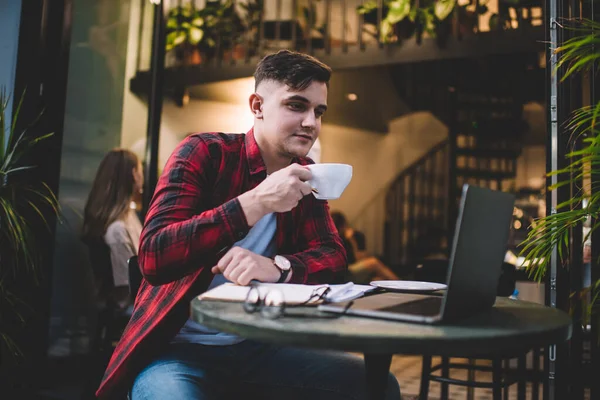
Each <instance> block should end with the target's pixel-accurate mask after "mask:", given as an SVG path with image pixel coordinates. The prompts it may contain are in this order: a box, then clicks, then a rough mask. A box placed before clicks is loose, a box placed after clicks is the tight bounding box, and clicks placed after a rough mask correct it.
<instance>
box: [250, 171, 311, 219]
mask: <svg viewBox="0 0 600 400" xmlns="http://www.w3.org/2000/svg"><path fill="white" fill-rule="evenodd" d="M311 178H312V173H311V172H310V170H309V169H308V168H306V167H303V166H301V165H298V164H291V165H289V166H287V167H285V168H283V169H280V170H279V171H276V172H273V173H272V174H271V175H269V176H268V177H267V179H265V180H264V181H263V182H261V183H260V185H258V186H257V187H255V188H254V189H252V190H250V191H248V192H246V193H244V194H242V195H240V196H239V197H238V199H239V200H240V203H241V205H242V208H243V209H244V213H245V214H246V220H247V221H248V225H250V226H252V225H254V224H255V223H256V222H257V221H258V220H259V219H261V218H262V217H263V216H264V215H266V214H269V213H272V212H278V213H281V212H287V211H290V210H291V209H293V208H294V207H296V206H297V205H298V202H299V201H300V200H301V199H302V198H303V197H304V196H306V195H307V194H310V193H311V191H312V188H311V187H310V185H309V184H308V183H306V181H308V180H310V179H311Z"/></svg>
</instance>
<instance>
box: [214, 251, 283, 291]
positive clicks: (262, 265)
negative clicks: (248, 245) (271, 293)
mask: <svg viewBox="0 0 600 400" xmlns="http://www.w3.org/2000/svg"><path fill="white" fill-rule="evenodd" d="M212 273H213V274H220V273H222V274H223V276H225V278H227V279H228V280H230V281H231V282H233V283H235V284H237V285H242V286H247V285H248V284H249V283H250V281H251V280H252V279H256V280H258V281H260V282H277V281H278V280H279V277H280V276H281V272H280V271H279V269H278V268H277V267H276V266H275V264H274V263H273V260H271V259H270V258H267V257H263V256H261V255H258V254H256V253H253V252H251V251H250V250H246V249H243V248H241V247H232V248H231V249H230V250H229V251H228V252H227V253H225V255H224V256H223V257H222V258H221V259H220V260H219V262H218V263H217V265H215V266H214V267H212Z"/></svg>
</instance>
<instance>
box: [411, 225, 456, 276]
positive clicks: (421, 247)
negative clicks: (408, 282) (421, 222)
mask: <svg viewBox="0 0 600 400" xmlns="http://www.w3.org/2000/svg"><path fill="white" fill-rule="evenodd" d="M411 258H412V259H413V260H415V261H416V264H417V265H416V267H415V273H414V277H413V278H414V279H415V280H417V281H424V282H437V283H446V281H447V279H446V278H447V275H448V265H449V260H448V239H447V232H446V230H445V229H443V228H440V227H437V226H434V225H430V226H428V227H426V228H425V233H423V234H422V235H419V237H418V238H417V241H416V243H415V247H414V250H413V252H411Z"/></svg>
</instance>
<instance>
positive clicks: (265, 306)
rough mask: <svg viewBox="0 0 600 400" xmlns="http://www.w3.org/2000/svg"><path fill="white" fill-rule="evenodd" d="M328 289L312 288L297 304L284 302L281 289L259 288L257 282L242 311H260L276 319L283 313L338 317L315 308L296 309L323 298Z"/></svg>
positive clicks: (252, 287) (322, 287)
mask: <svg viewBox="0 0 600 400" xmlns="http://www.w3.org/2000/svg"><path fill="white" fill-rule="evenodd" d="M330 291H331V288H330V287H327V286H319V287H317V288H316V289H315V290H313V292H312V293H311V295H310V296H309V298H308V299H307V300H306V301H304V302H302V303H297V304H286V303H285V300H284V298H283V293H281V291H279V290H277V289H266V288H265V287H262V288H260V287H259V286H258V285H257V284H252V285H251V286H250V290H249V291H248V295H247V296H246V300H245V301H244V311H246V312H247V313H249V314H252V313H255V312H260V314H261V315H262V316H263V317H265V318H269V319H277V318H280V317H282V316H284V315H285V316H290V317H310V318H339V316H340V315H335V314H324V313H322V312H320V311H318V310H316V309H308V310H307V309H297V308H298V307H304V306H307V305H310V304H314V303H316V302H318V301H320V300H324V299H325V297H326V296H327V294H328V293H329V292H330ZM294 309H296V310H294ZM292 310H293V311H292Z"/></svg>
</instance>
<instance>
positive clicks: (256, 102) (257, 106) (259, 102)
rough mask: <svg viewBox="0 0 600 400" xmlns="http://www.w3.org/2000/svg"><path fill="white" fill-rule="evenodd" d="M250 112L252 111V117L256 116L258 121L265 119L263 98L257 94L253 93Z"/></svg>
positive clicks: (250, 100)
mask: <svg viewBox="0 0 600 400" xmlns="http://www.w3.org/2000/svg"><path fill="white" fill-rule="evenodd" d="M249 102H250V111H252V115H254V117H255V118H258V119H262V117H263V113H262V110H263V107H262V106H263V98H262V97H260V95H258V94H257V93H252V94H251V95H250V99H249Z"/></svg>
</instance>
